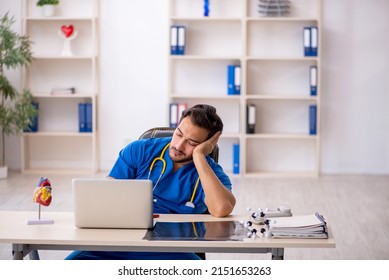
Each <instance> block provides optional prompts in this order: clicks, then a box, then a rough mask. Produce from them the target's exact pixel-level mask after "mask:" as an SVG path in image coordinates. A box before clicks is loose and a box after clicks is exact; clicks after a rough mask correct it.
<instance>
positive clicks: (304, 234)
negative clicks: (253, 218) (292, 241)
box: [268, 213, 328, 239]
mask: <svg viewBox="0 0 389 280" xmlns="http://www.w3.org/2000/svg"><path fill="white" fill-rule="evenodd" d="M268 220H269V224H268V231H269V234H268V236H269V237H271V238H320V239H323V238H324V239H326V238H328V228H327V222H326V221H325V219H324V217H323V216H322V215H320V214H319V213H315V214H311V215H300V216H292V217H279V218H269V219H268Z"/></svg>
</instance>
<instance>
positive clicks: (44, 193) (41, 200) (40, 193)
mask: <svg viewBox="0 0 389 280" xmlns="http://www.w3.org/2000/svg"><path fill="white" fill-rule="evenodd" d="M52 198H53V197H52V195H51V183H50V181H49V179H47V178H44V177H42V178H40V180H39V182H38V186H37V187H36V188H35V189H34V191H33V197H32V199H33V201H34V202H35V203H38V204H39V210H38V219H29V220H27V224H29V225H32V224H52V223H54V221H53V220H52V219H42V218H41V205H43V206H49V205H50V203H51V200H52Z"/></svg>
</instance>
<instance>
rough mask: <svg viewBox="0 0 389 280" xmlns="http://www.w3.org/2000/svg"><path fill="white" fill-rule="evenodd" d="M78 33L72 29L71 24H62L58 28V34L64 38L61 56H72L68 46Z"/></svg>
mask: <svg viewBox="0 0 389 280" xmlns="http://www.w3.org/2000/svg"><path fill="white" fill-rule="evenodd" d="M77 35H78V32H77V30H75V29H74V26H73V25H72V24H70V25H62V26H61V28H60V29H59V30H58V36H60V37H62V38H63V39H64V45H63V49H62V53H61V55H62V56H73V52H72V48H71V46H70V42H71V40H73V39H75V38H76V37H77Z"/></svg>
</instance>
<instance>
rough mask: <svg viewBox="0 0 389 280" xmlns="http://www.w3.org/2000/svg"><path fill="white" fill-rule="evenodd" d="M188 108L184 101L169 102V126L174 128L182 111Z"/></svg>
mask: <svg viewBox="0 0 389 280" xmlns="http://www.w3.org/2000/svg"><path fill="white" fill-rule="evenodd" d="M187 108H188V106H187V104H186V103H170V105H169V126H170V127H172V128H176V127H177V126H178V124H179V123H180V119H181V116H182V113H183V112H184V111H185V110H186V109H187Z"/></svg>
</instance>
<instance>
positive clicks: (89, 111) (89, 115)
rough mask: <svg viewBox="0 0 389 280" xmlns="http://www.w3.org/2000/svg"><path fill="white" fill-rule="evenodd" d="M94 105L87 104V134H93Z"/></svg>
mask: <svg viewBox="0 0 389 280" xmlns="http://www.w3.org/2000/svg"><path fill="white" fill-rule="evenodd" d="M92 117H93V116H92V103H85V126H86V128H85V132H92V130H93V129H92V127H93V123H92Z"/></svg>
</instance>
